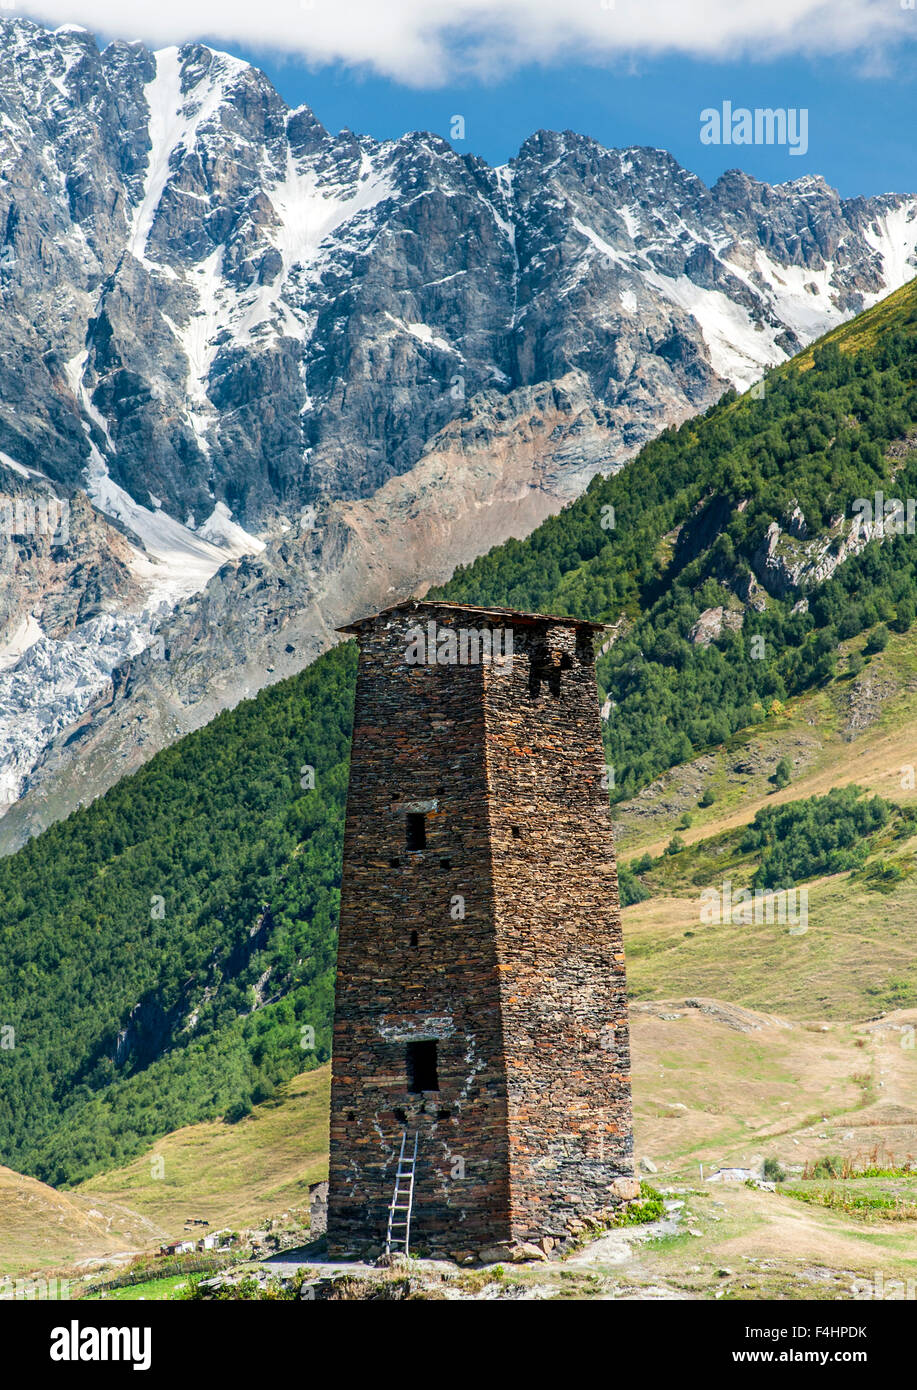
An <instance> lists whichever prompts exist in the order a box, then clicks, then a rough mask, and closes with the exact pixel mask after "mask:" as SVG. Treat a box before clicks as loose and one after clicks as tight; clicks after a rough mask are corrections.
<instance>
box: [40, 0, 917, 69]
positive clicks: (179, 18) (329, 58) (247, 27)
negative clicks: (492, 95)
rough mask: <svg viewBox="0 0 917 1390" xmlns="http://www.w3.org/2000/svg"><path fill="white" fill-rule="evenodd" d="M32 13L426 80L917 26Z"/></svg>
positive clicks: (800, 5) (832, 16)
mask: <svg viewBox="0 0 917 1390" xmlns="http://www.w3.org/2000/svg"><path fill="white" fill-rule="evenodd" d="M28 11H29V14H30V16H32V17H34V18H36V19H39V20H41V21H42V22H44V23H47V24H50V25H52V26H55V25H62V24H67V23H72V22H79V23H80V24H82V25H85V26H86V27H87V28H89V29H92V30H94V31H95V32H96V33H99V34H102V35H106V36H108V35H112V36H117V37H119V38H129V39H130V38H135V39H143V40H144V41H145V42H146V43H150V44H152V45H154V46H163V45H167V44H172V43H182V42H185V41H186V40H190V39H200V38H202V37H203V36H205V35H206V36H207V38H208V40H209V41H211V42H217V43H222V44H225V45H227V46H232V44H233V43H237V44H246V45H251V46H256V47H261V48H267V49H273V50H277V51H278V52H284V53H290V54H293V55H296V56H299V57H302V58H304V59H305V60H307V61H308V62H310V63H315V64H322V63H329V62H344V63H347V64H357V65H366V66H368V67H370V68H372V69H373V70H375V71H376V72H379V73H382V74H384V75H386V76H389V77H394V78H396V79H398V80H400V81H402V82H407V83H411V84H414V85H418V86H428V85H429V86H433V85H436V84H438V83H442V82H445V81H447V80H449V79H450V78H456V77H461V76H463V75H468V74H469V73H476V74H482V75H489V76H496V75H499V74H500V73H501V72H506V71H507V70H508V69H510V68H514V67H518V66H520V65H522V64H524V63H526V62H533V61H535V62H549V61H551V60H554V59H559V58H563V59H567V60H569V59H573V58H576V57H585V58H588V59H591V60H596V59H603V58H614V57H616V56H630V55H634V54H644V55H651V54H662V53H681V54H685V55H689V56H693V57H699V58H734V57H740V56H743V55H746V56H752V57H776V56H779V55H781V54H789V53H793V52H807V53H837V52H850V51H855V50H861V51H862V50H865V51H866V52H867V53H870V54H872V55H875V54H876V52H877V51H880V50H881V49H882V48H883V47H885V46H886V45H888V44H890V43H892V42H893V41H894V39H895V38H899V37H901V36H902V35H904V34H907V33H909V34H911V35H914V34H915V33H917V20H915V11H914V10H905V9H903V8H902V5H901V2H900V0H765V2H764V3H763V2H762V0H688V3H685V0H133V3H131V4H129V5H125V4H124V0H46V3H42V0H38V3H31V0H28Z"/></svg>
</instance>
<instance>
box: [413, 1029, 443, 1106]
mask: <svg viewBox="0 0 917 1390" xmlns="http://www.w3.org/2000/svg"><path fill="white" fill-rule="evenodd" d="M436 1049H437V1044H436V1043H435V1042H429V1041H426V1040H425V1041H423V1042H410V1043H408V1057H407V1063H408V1090H409V1091H411V1092H412V1093H413V1094H414V1095H418V1094H420V1092H422V1091H438V1090H439V1074H438V1071H437V1056H436Z"/></svg>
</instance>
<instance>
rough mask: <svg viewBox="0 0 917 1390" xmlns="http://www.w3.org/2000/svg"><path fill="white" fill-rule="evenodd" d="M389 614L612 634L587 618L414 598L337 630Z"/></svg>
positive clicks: (359, 626) (349, 629) (369, 623)
mask: <svg viewBox="0 0 917 1390" xmlns="http://www.w3.org/2000/svg"><path fill="white" fill-rule="evenodd" d="M390 613H418V614H428V615H429V616H430V617H434V616H435V615H436V614H438V613H439V614H445V613H458V614H467V615H468V617H473V618H478V619H480V620H482V621H483V622H487V621H489V620H497V621H503V622H511V623H516V624H518V625H519V626H522V625H527V626H531V627H538V626H540V625H541V624H546V623H553V624H556V625H557V626H560V627H575V628H584V629H586V630H587V631H589V632H607V631H610V624H609V623H590V622H587V621H586V620H585V619H584V618H573V617H569V616H567V617H564V616H559V615H557V614H556V613H523V612H520V611H519V610H518V609H516V608H478V607H476V606H475V605H474V604H469V603H445V602H434V601H428V600H426V599H415V598H408V599H402V600H401V602H399V603H393V604H390V605H389V607H388V608H382V609H380V611H379V612H378V613H370V614H368V615H367V616H366V617H365V618H354V619H353V621H352V622H349V623H345V624H344V625H343V627H339V628H338V629H337V631H338V632H352V633H360V632H363V631H364V629H365V628H367V627H371V626H372V625H373V624H374V623H377V622H378V621H379V619H380V618H385V617H388V615H389V614H390Z"/></svg>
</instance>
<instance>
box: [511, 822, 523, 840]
mask: <svg viewBox="0 0 917 1390" xmlns="http://www.w3.org/2000/svg"><path fill="white" fill-rule="evenodd" d="M513 839H514V840H521V839H522V826H521V825H514V826H513Z"/></svg>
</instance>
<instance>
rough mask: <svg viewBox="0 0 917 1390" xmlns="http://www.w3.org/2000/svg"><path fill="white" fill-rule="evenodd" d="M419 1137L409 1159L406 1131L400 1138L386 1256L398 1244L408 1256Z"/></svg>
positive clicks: (389, 1214)
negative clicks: (407, 1155) (406, 1155)
mask: <svg viewBox="0 0 917 1390" xmlns="http://www.w3.org/2000/svg"><path fill="white" fill-rule="evenodd" d="M419 1137H420V1136H419V1134H415V1135H414V1152H413V1154H412V1155H411V1157H410V1158H405V1151H406V1149H407V1142H408V1132H407V1130H405V1131H404V1133H403V1134H402V1136H401V1152H400V1154H399V1155H398V1171H397V1172H396V1174H395V1191H394V1193H393V1194H392V1204H391V1206H390V1207H389V1209H388V1231H387V1233H386V1237H385V1253H386V1255H391V1253H392V1247H393V1246H394V1245H398V1244H400V1243H403V1244H404V1253H405V1255H408V1254H410V1248H411V1209H412V1208H413V1206H414V1170H415V1168H416V1167H417V1141H418V1138H419Z"/></svg>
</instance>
